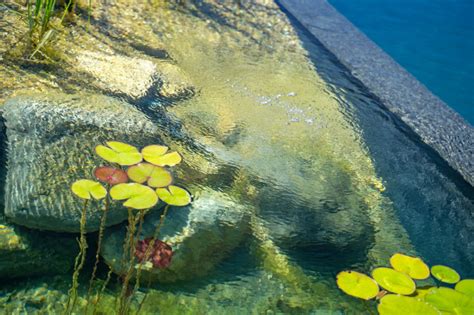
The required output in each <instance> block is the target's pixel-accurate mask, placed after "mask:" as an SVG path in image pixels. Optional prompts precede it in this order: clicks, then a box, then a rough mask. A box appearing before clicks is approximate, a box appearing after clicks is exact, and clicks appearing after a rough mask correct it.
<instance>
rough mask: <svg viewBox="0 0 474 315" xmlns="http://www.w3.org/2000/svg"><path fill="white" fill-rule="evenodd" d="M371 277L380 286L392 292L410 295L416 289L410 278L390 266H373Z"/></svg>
mask: <svg viewBox="0 0 474 315" xmlns="http://www.w3.org/2000/svg"><path fill="white" fill-rule="evenodd" d="M372 277H373V278H374V279H375V281H377V283H378V284H379V285H380V286H381V287H382V288H384V289H385V290H387V291H390V292H393V293H397V294H402V295H410V294H412V293H413V292H415V289H416V285H415V282H414V281H413V279H412V278H410V277H409V276H407V275H406V274H404V273H402V272H400V271H396V270H394V269H392V268H385V267H381V268H375V269H374V270H373V271H372Z"/></svg>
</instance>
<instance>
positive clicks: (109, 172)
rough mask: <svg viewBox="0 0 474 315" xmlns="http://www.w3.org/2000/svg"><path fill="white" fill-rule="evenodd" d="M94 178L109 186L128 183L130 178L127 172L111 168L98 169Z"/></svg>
mask: <svg viewBox="0 0 474 315" xmlns="http://www.w3.org/2000/svg"><path fill="white" fill-rule="evenodd" d="M94 176H95V177H96V178H97V179H98V180H100V181H102V182H104V183H107V184H110V185H117V184H121V183H126V182H128V176H127V173H125V171H122V170H120V169H118V168H113V167H110V166H101V167H97V168H96V169H95V170H94Z"/></svg>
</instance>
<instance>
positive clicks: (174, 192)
mask: <svg viewBox="0 0 474 315" xmlns="http://www.w3.org/2000/svg"><path fill="white" fill-rule="evenodd" d="M156 193H157V194H158V197H160V199H161V200H163V201H164V202H166V203H167V204H169V205H171V206H186V205H188V204H190V203H191V195H190V194H189V192H188V191H187V190H186V189H183V188H181V187H178V186H173V185H171V186H168V187H167V188H158V189H157V190H156Z"/></svg>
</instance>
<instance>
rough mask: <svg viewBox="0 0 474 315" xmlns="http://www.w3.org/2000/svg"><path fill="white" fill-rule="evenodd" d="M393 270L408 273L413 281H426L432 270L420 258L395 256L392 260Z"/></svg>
mask: <svg viewBox="0 0 474 315" xmlns="http://www.w3.org/2000/svg"><path fill="white" fill-rule="evenodd" d="M390 264H391V265H392V267H393V269H395V270H397V271H400V272H403V273H406V274H407V275H409V276H410V277H412V278H413V279H419V280H421V279H426V278H428V277H429V276H430V268H428V266H427V265H426V264H425V263H424V262H423V260H421V259H420V258H418V257H411V256H407V255H403V254H399V253H397V254H395V255H393V256H392V257H391V258H390Z"/></svg>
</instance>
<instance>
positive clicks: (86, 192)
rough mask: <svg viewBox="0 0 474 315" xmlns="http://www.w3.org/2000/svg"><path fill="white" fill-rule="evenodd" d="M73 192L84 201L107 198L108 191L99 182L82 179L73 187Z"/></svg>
mask: <svg viewBox="0 0 474 315" xmlns="http://www.w3.org/2000/svg"><path fill="white" fill-rule="evenodd" d="M71 190H72V192H73V193H74V194H75V195H76V196H78V197H79V198H82V199H91V198H94V199H97V200H99V199H102V198H104V197H105V196H107V190H106V189H105V188H104V186H102V185H101V184H100V183H99V182H96V181H93V180H90V179H80V180H78V181H75V182H74V183H73V184H72V186H71Z"/></svg>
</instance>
